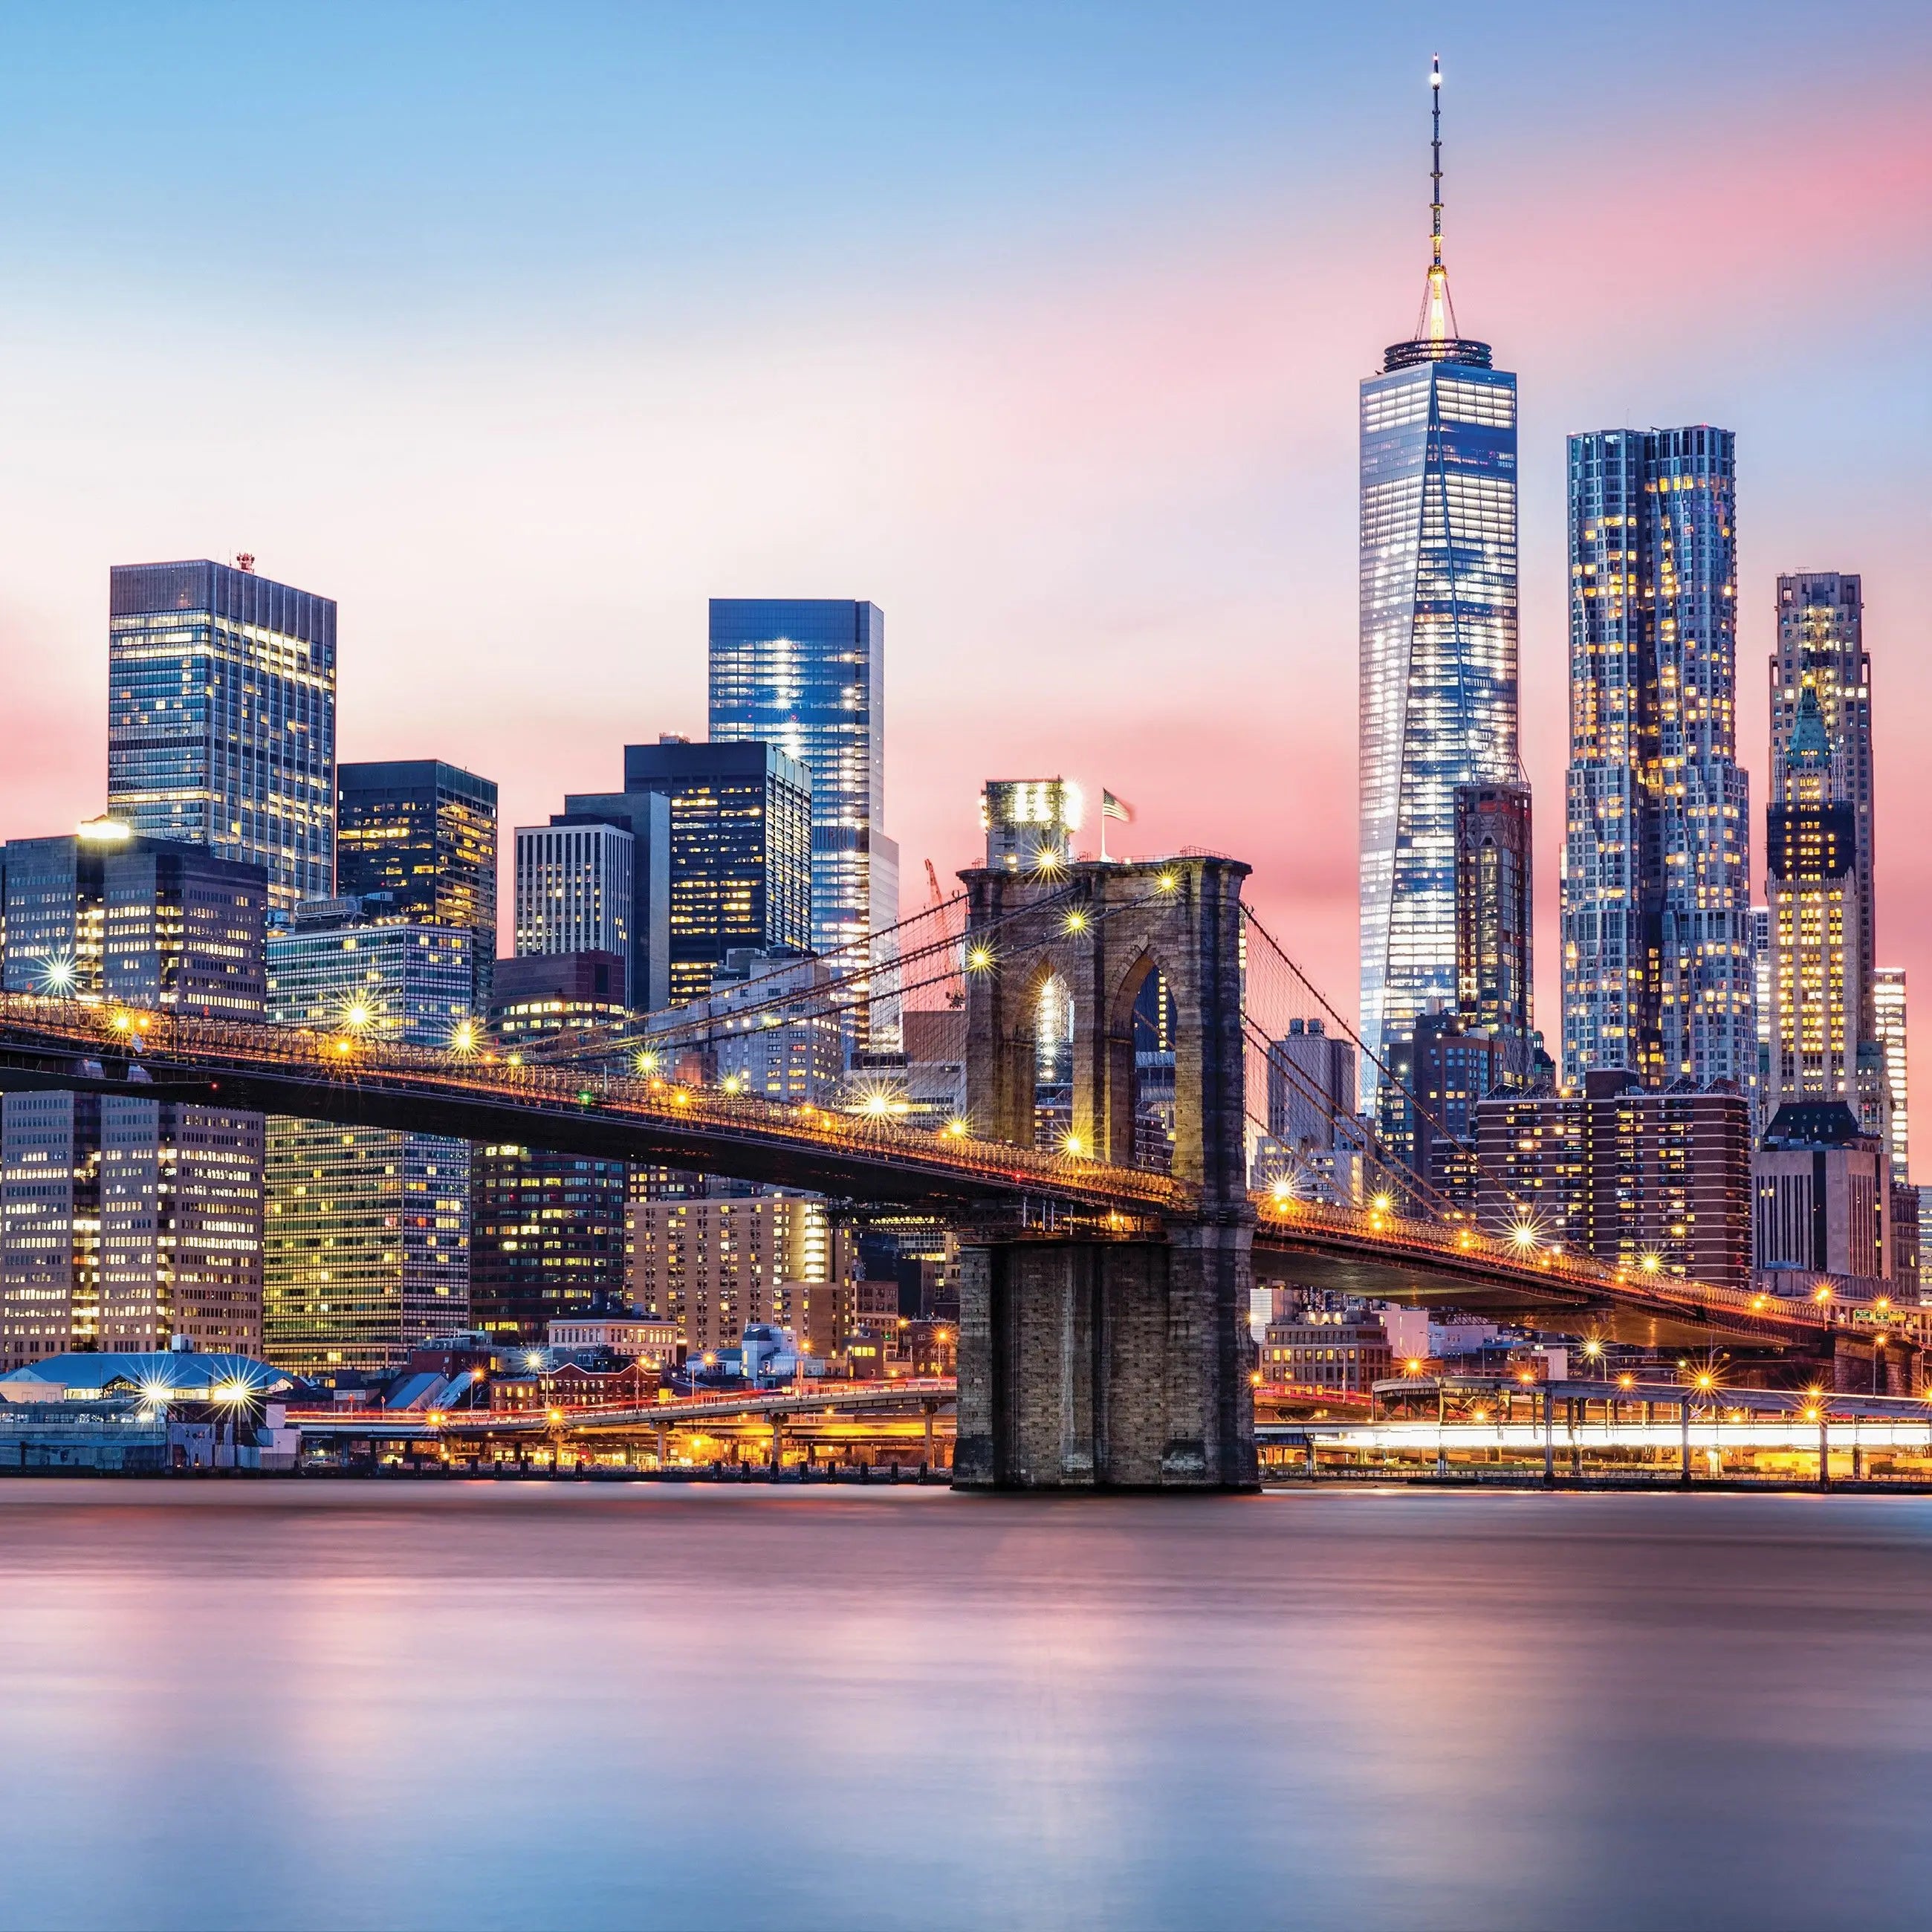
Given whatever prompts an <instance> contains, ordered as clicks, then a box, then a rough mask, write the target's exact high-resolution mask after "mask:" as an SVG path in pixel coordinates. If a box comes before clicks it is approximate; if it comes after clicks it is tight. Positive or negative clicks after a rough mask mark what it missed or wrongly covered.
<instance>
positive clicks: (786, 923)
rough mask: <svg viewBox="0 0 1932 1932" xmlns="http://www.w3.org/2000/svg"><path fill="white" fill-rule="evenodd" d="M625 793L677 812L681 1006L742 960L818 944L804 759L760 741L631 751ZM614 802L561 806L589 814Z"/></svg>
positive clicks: (673, 874) (672, 987)
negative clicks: (653, 796) (656, 799)
mask: <svg viewBox="0 0 1932 1932" xmlns="http://www.w3.org/2000/svg"><path fill="white" fill-rule="evenodd" d="M624 791H625V794H626V795H628V796H633V797H634V796H636V795H637V794H638V793H658V794H660V795H661V796H662V797H664V799H665V800H666V801H667V805H668V807H669V814H670V817H669V823H670V866H669V868H668V871H669V879H670V976H669V994H670V1001H671V1003H672V1004H674V1005H679V1006H682V1005H683V1004H686V1003H687V1002H688V1001H692V1000H701V999H705V998H708V997H709V994H710V992H711V981H712V976H713V975H714V974H716V973H717V972H718V971H719V969H720V968H722V967H723V966H724V964H725V962H726V960H727V957H728V956H729V955H730V953H733V952H734V951H736V950H740V949H748V950H751V951H753V952H759V953H769V952H772V951H775V950H778V949H780V948H783V947H790V948H792V949H793V950H799V951H802V950H805V948H807V947H810V946H811V943H812V937H811V935H812V918H811V904H812V898H811V895H812V872H811V868H812V847H811V841H812V837H813V832H812V820H811V799H812V791H811V776H810V775H809V774H808V772H806V770H805V767H804V766H802V765H801V764H799V763H798V762H797V760H796V759H794V758H793V757H791V756H790V754H788V753H787V752H786V751H782V750H781V749H780V748H778V746H777V745H768V744H763V743H742V742H732V743H713V744H709V745H693V744H689V743H687V742H685V740H683V739H678V738H667V739H660V740H659V741H658V742H657V743H656V744H655V745H625V747H624ZM609 802H610V801H609V800H608V799H605V798H602V797H583V798H580V797H577V796H572V797H571V798H568V799H565V804H566V805H569V806H571V808H573V809H576V808H586V809H588V810H590V811H601V810H603V809H604V808H605V807H606V806H607V805H608V804H609ZM837 963H838V964H839V965H843V964H844V962H837Z"/></svg>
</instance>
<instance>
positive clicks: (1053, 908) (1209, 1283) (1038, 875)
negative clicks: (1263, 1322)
mask: <svg viewBox="0 0 1932 1932" xmlns="http://www.w3.org/2000/svg"><path fill="white" fill-rule="evenodd" d="M1247 871H1248V868H1247V866H1245V865H1241V864H1240V863H1239V862H1237V861H1235V860H1233V859H1219V858H1209V857H1205V856H1190V857H1184V858H1179V859H1166V860H1161V861H1158V862H1152V863H1145V864H1136V863H1125V862H1124V863H1118V864H1106V863H1093V862H1084V863H1080V864H1076V865H1060V866H1056V867H1055V868H1052V870H1051V871H1043V872H1032V873H1019V872H1015V871H1003V870H1001V869H998V868H993V867H988V868H984V869H979V870H974V871H969V872H967V873H964V874H962V878H963V879H964V880H965V884H966V886H967V890H968V908H969V909H968V918H967V926H966V935H965V944H966V961H967V969H968V970H967V974H966V1016H967V1048H966V1076H967V1104H968V1115H969V1117H970V1118H971V1121H972V1123H973V1125H974V1128H975V1130H977V1132H979V1133H983V1134H987V1135H989V1136H992V1137H994V1138H996V1139H1004V1140H1007V1141H1010V1142H1014V1143H1016V1144H1017V1145H1031V1144H1032V1142H1033V1139H1034V1102H1035V1086H1034V1079H1035V1073H1036V1069H1037V1064H1038V1051H1037V1050H1038V1040H1037V1024H1038V1022H1037V1014H1038V1011H1039V993H1040V987H1041V986H1043V985H1044V984H1046V983H1049V981H1051V980H1058V981H1061V982H1064V983H1065V984H1066V986H1067V988H1068V989H1069V990H1070V993H1071V995H1072V998H1073V1081H1072V1090H1073V1091H1072V1132H1071V1135H1070V1142H1069V1145H1068V1148H1067V1151H1068V1153H1069V1154H1070V1157H1072V1158H1073V1159H1075V1160H1079V1159H1081V1158H1091V1159H1094V1160H1103V1161H1107V1162H1110V1163H1118V1164H1119V1165H1121V1166H1131V1165H1133V1163H1134V1157H1135V1151H1136V1150H1135V1127H1136V1100H1137V1085H1138V1076H1137V1070H1136V1056H1135V1040H1134V1011H1135V1006H1136V1001H1137V1000H1138V999H1139V997H1140V995H1141V994H1142V992H1143V990H1144V989H1145V987H1146V986H1147V985H1148V983H1149V981H1150V980H1151V979H1152V978H1153V977H1154V976H1156V975H1158V976H1160V978H1161V980H1163V981H1164V982H1165V983H1166V986H1167V989H1168V992H1169V995H1170V997H1171V999H1172V1017H1173V1029H1174V1030H1173V1039H1172V1045H1173V1052H1174V1061H1175V1082H1174V1109H1175V1129H1174V1142H1173V1148H1172V1166H1171V1172H1172V1174H1173V1175H1174V1176H1175V1178H1176V1179H1177V1180H1179V1181H1183V1182H1185V1183H1187V1184H1188V1185H1189V1186H1190V1189H1191V1190H1192V1191H1193V1203H1192V1205H1191V1206H1190V1208H1188V1209H1187V1211H1184V1212H1183V1213H1181V1214H1177V1215H1174V1216H1172V1217H1169V1219H1168V1220H1167V1221H1166V1224H1165V1226H1163V1228H1162V1229H1160V1230H1159V1231H1157V1232H1152V1233H1151V1232H1149V1231H1148V1229H1146V1227H1145V1225H1144V1224H1142V1225H1140V1226H1136V1227H1135V1228H1133V1229H1127V1230H1116V1229H1115V1228H1113V1227H1112V1226H1100V1225H1095V1226H1085V1227H1081V1226H1073V1225H1068V1224H1062V1225H1060V1226H1057V1227H1056V1229H1055V1230H1054V1231H1052V1232H1046V1231H1043V1230H1041V1229H1039V1228H1037V1226H1035V1227H1029V1226H1024V1225H1023V1226H1020V1227H1018V1228H1016V1227H1014V1226H1013V1225H1012V1224H1011V1223H1004V1224H1001V1223H997V1222H989V1223H988V1224H987V1225H986V1226H983V1227H980V1228H978V1229H973V1230H971V1231H969V1232H966V1233H965V1234H963V1235H962V1252H961V1279H960V1328H959V1337H960V1406H959V1445H958V1450H957V1453H956V1458H955V1463H954V1479H955V1481H956V1482H958V1483H959V1484H961V1485H962V1486H964V1487H1000V1488H1036V1487H1037V1488H1094V1487H1103V1488H1105V1487H1116V1488H1118V1487H1146V1488H1192V1489H1203V1488H1205V1489H1245V1488H1250V1487H1253V1484H1254V1481H1255V1453H1254V1433H1253V1413H1252V1408H1251V1404H1250V1389H1249V1384H1248V1368H1249V1361H1248V1348H1247V1302H1248V1287H1249V1282H1250V1250H1251V1246H1252V1241H1253V1220H1254V1211H1253V1207H1252V1205H1251V1204H1250V1201H1249V1198H1248V1193H1247V1132H1246V1125H1247V1122H1246V1105H1245V1100H1246V1094H1245V1082H1244V1066H1243V1031H1244V1030H1243V1025H1242V1019H1241V881H1242V880H1243V879H1244V877H1246V876H1247Z"/></svg>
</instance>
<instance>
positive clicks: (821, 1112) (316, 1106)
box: [0, 993, 1869, 1349]
mask: <svg viewBox="0 0 1932 1932" xmlns="http://www.w3.org/2000/svg"><path fill="white" fill-rule="evenodd" d="M34 1087H42V1088H46V1087H53V1088H79V1089H86V1090H90V1091H98V1092H101V1093H111V1094H123V1095H127V1096H130V1097H139V1098H142V1099H150V1100H163V1099H166V1100H182V1101H191V1102H197V1103H202V1104H204V1105H214V1106H232V1107H239V1108H245V1109H250V1110H251V1111H255V1112H263V1113H272V1114H281V1115H294V1116H296V1117H297V1118H308V1119H318V1120H327V1121H337V1122H340V1123H341V1124H343V1125H345V1126H361V1127H383V1128H389V1129H392V1130H398V1131H405V1132H410V1131H413V1132H416V1133H438V1134H447V1135H449V1136H452V1137H453V1138H455V1139H466V1140H477V1141H484V1142H497V1143H502V1142H520V1143H526V1144H529V1145H535V1146H540V1147H544V1148H551V1149H554V1150H556V1151H559V1152H562V1153H581V1154H593V1155H598V1156H601V1157H604V1158H606V1159H613V1160H631V1161H634V1162H637V1163H640V1165H649V1166H667V1167H686V1168H693V1169H699V1170H701V1171H703V1172H709V1173H715V1174H725V1175H733V1176H735V1177H736V1178H740V1179H743V1180H747V1181H762V1182H766V1183H769V1184H775V1185H778V1186H784V1187H797V1188H802V1189H806V1190H811V1191H814V1192H817V1193H826V1194H832V1195H837V1196H848V1197H851V1198H854V1199H863V1200H871V1201H878V1202H892V1203H900V1204H905V1205H912V1206H916V1207H929V1208H936V1209H942V1210H945V1209H952V1210H958V1209H965V1210H967V1211H972V1210H974V1209H980V1210H983V1209H985V1208H986V1207H988V1206H989V1205H995V1204H998V1203H1001V1202H1005V1203H1008V1204H1011V1203H1013V1202H1024V1201H1027V1200H1037V1201H1040V1202H1058V1203H1064V1204H1066V1205H1069V1206H1070V1207H1071V1208H1076V1209H1079V1210H1082V1211H1086V1212H1087V1213H1088V1214H1089V1215H1090V1217H1091V1215H1093V1214H1096V1213H1097V1214H1103V1215H1109V1216H1121V1217H1124V1222H1123V1225H1122V1228H1121V1232H1124V1233H1129V1234H1132V1233H1141V1232H1145V1231H1146V1229H1147V1227H1148V1223H1149V1222H1150V1220H1153V1221H1155V1222H1157V1221H1158V1220H1159V1218H1160V1217H1168V1216H1171V1217H1186V1216H1187V1215H1188V1214H1190V1212H1191V1211H1193V1209H1194V1208H1195V1206H1196V1193H1195V1190H1193V1189H1192V1188H1190V1187H1188V1186H1187V1184H1184V1183H1183V1182H1181V1181H1177V1180H1175V1179H1174V1178H1172V1177H1170V1176H1169V1175H1163V1174H1154V1173H1148V1172H1142V1171H1141V1170H1139V1169H1133V1168H1124V1167H1115V1166H1108V1165H1106V1164H1104V1163H1100V1162H1097V1161H1092V1160H1081V1159H1075V1158H1071V1157H1064V1156H1060V1155H1055V1154H1049V1153H1046V1152H1043V1151H1039V1150H1037V1149H1034V1148H1020V1147H1013V1146H1009V1145H1006V1144H1005V1143H1004V1142H993V1141H986V1140H981V1139H976V1138H974V1136H971V1135H968V1134H953V1133H944V1134H936V1133H922V1132H920V1131H919V1130H916V1129H914V1128H910V1127H904V1126H901V1125H898V1124H894V1123H891V1122H889V1121H873V1120H871V1119H868V1118H864V1117H861V1116H854V1115H847V1114H841V1113H833V1112H827V1111H826V1110H825V1109H822V1108H818V1107H814V1106H781V1105H777V1104H774V1103H770V1102H767V1101H764V1100H756V1099H752V1098H750V1097H742V1096H734V1095H731V1094H724V1093H721V1092H720V1091H717V1090H715V1089H706V1088H692V1087H685V1086H682V1085H679V1084H677V1083H676V1082H669V1081H665V1080H661V1079H644V1078H636V1079H631V1078H626V1077H623V1076H613V1075H610V1074H604V1073H583V1072H581V1071H579V1070H565V1069H560V1068H557V1067H546V1066H542V1065H535V1064H520V1063H519V1062H518V1061H516V1060H515V1059H514V1058H497V1057H494V1056H492V1055H484V1054H477V1053H467V1054H466V1053H459V1052H454V1051H451V1052H439V1051H437V1050H434V1049H427V1048H421V1047H410V1046H401V1045H399V1044H397V1043H392V1042H389V1041H380V1042H378V1041H376V1040H370V1039H367V1038H362V1037H356V1036H354V1035H353V1034H347V1033H338V1034H320V1033H313V1032H309V1031H304V1030H301V1029H299V1028H290V1027H278V1026H269V1025H253V1024H248V1023H245V1022H234V1021H219V1020H205V1019H190V1018H184V1017H181V1016H177V1015H174V1014H172V1013H140V1012H136V1011H134V1010H131V1009H127V1008H123V1007H113V1006H107V1007H104V1006H99V1005H93V1004H86V1003H83V1002H77V1001H64V1000H52V999H43V998H36V997H34V996H32V995H24V994H17V993H16V994H0V1088H34ZM1255 1207H1256V1217H1257V1226H1256V1247H1257V1250H1258V1251H1259V1252H1260V1253H1262V1254H1264V1255H1265V1254H1267V1253H1271V1252H1272V1253H1280V1254H1287V1255H1292V1256H1294V1257H1295V1268H1294V1277H1295V1280H1298V1281H1301V1282H1306V1283H1309V1284H1310V1285H1311V1286H1318V1287H1333V1288H1337V1289H1343V1290H1346V1292H1349V1293H1352V1294H1355V1295H1361V1296H1363V1297H1364V1298H1371V1299H1375V1300H1380V1301H1395V1302H1399V1303H1404V1304H1409V1305H1412V1306H1418V1307H1434V1306H1440V1307H1454V1308H1457V1309H1461V1310H1466V1311H1469V1312H1471V1313H1478V1314H1489V1315H1493V1316H1497V1317H1499V1318H1501V1319H1505V1320H1509V1321H1514V1322H1526V1323H1528V1324H1530V1325H1535V1326H1539V1327H1542V1328H1546V1329H1553V1328H1559V1327H1560V1328H1563V1329H1564V1330H1565V1331H1568V1332H1574V1331H1577V1330H1578V1329H1580V1328H1595V1329H1596V1330H1598V1331H1600V1332H1601V1333H1602V1334H1604V1335H1605V1336H1607V1337H1613V1338H1615V1339H1619V1340H1630V1341H1634V1342H1639V1343H1645V1344H1646V1345H1649V1346H1673V1347H1685V1346H1691V1347H1698V1346H1706V1345H1709V1344H1710V1343H1715V1342H1719V1341H1721V1342H1724V1343H1735V1344H1742V1345H1745V1346H1752V1347H1758V1348H1774V1349H1793V1348H1799V1349H1816V1348H1817V1347H1818V1346H1820V1343H1823V1342H1825V1341H1826V1340H1828V1339H1829V1337H1830V1336H1831V1335H1832V1334H1833V1333H1834V1331H1837V1332H1839V1333H1843V1332H1846V1331H1847V1329H1848V1328H1851V1325H1849V1324H1847V1323H1846V1322H1843V1321H1841V1319H1839V1318H1838V1315H1837V1314H1836V1313H1835V1311H1834V1310H1832V1309H1831V1308H1829V1307H1824V1308H1820V1307H1814V1306H1812V1305H1811V1304H1806V1303H1802V1302H1793V1301H1787V1300H1785V1299H1783V1298H1778V1297H1775V1296H1769V1295H1751V1294H1749V1293H1747V1292H1744V1291H1742V1290H1739V1289H1730V1288H1724V1287H1721V1286H1716V1285H1715V1284H1712V1283H1703V1282H1694V1281H1686V1280H1682V1279H1680V1278H1677V1277H1672V1276H1670V1275H1669V1274H1666V1273H1661V1272H1660V1273H1656V1274H1647V1273H1645V1272H1644V1271H1641V1270H1636V1271H1633V1270H1630V1269H1624V1268H1613V1267H1609V1266H1606V1265H1604V1264H1601V1263H1600V1262H1594V1261H1592V1260H1590V1259H1587V1258H1586V1257H1584V1256H1576V1255H1566V1254H1561V1253H1557V1252H1556V1251H1554V1250H1550V1249H1547V1248H1546V1249H1531V1250H1526V1249H1523V1248H1520V1247H1517V1246H1515V1245H1514V1244H1511V1243H1510V1242H1507V1241H1498V1240H1496V1239H1493V1238H1489V1237H1487V1236H1484V1235H1480V1234H1478V1233H1476V1232H1473V1231H1472V1230H1471V1229H1466V1228H1460V1229H1459V1228H1454V1227H1449V1226H1438V1225H1436V1224H1433V1223H1424V1222H1418V1221H1410V1220H1403V1219H1400V1218H1399V1217H1396V1216H1394V1215H1393V1214H1382V1213H1379V1212H1377V1211H1375V1210H1374V1209H1373V1208H1370V1209H1364V1210H1355V1209H1349V1208H1333V1207H1328V1206H1325V1205H1318V1204H1314V1203H1310V1202H1298V1201H1294V1200H1283V1199H1279V1198H1277V1196H1274V1195H1272V1194H1269V1195H1258V1196H1256V1197H1255ZM1852 1332H1857V1331H1855V1330H1854V1331H1852ZM1866 1332H1867V1333H1868V1332H1869V1331H1866Z"/></svg>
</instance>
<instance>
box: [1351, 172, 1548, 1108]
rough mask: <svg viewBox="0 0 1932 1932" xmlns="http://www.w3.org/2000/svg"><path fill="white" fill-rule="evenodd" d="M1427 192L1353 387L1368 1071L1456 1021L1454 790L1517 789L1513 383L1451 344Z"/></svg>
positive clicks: (1482, 355) (1468, 347)
mask: <svg viewBox="0 0 1932 1932" xmlns="http://www.w3.org/2000/svg"><path fill="white" fill-rule="evenodd" d="M1436 179H1437V184H1438V185H1437V189H1436V202H1435V205H1434V211H1435V214H1436V233H1435V248H1434V256H1433V260H1432V262H1431V264H1430V269H1429V273H1428V278H1427V283H1426V285H1425V288H1424V297H1423V305H1422V312H1421V316H1420V317H1419V318H1418V322H1417V325H1416V332H1415V335H1413V336H1412V338H1410V339H1409V341H1406V342H1398V343H1396V344H1394V345H1393V346H1392V347H1390V348H1389V349H1388V350H1386V351H1385V353H1384V354H1383V357H1382V371H1381V373H1380V374H1377V375H1374V376H1371V377H1369V378H1367V380H1365V381H1364V383H1363V384H1362V386H1361V715H1360V729H1361V975H1362V977H1361V998H1362V1037H1363V1038H1364V1040H1365V1041H1367V1043H1368V1045H1369V1046H1370V1048H1371V1049H1373V1051H1374V1052H1376V1054H1378V1055H1379V1056H1380V1057H1381V1058H1382V1059H1383V1060H1384V1061H1388V1058H1389V1057H1390V1055H1391V1049H1393V1048H1394V1046H1396V1045H1397V1043H1400V1042H1401V1041H1403V1040H1407V1039H1409V1037H1411V1035H1412V1033H1413V1031H1414V1029H1415V1022H1416V1020H1417V1019H1418V1016H1421V1014H1423V1013H1427V1012H1428V1011H1429V1010H1430V1005H1431V1003H1432V1002H1433V1001H1440V1002H1441V1003H1442V1008H1443V1010H1450V1011H1453V1010H1454V1008H1455V1007H1456V1004H1457V971H1456V935H1457V921H1456V869H1457V868H1456V822H1457V821H1456V793H1457V787H1459V786H1462V785H1472V784H1475V785H1507V784H1511V783H1513V782H1514V781H1517V779H1518V778H1520V760H1519V757H1518V752H1517V413H1516V400H1517V398H1516V378H1515V377H1514V376H1513V375H1511V374H1508V373H1507V372H1506V371H1503V370H1500V369H1498V368H1496V367H1495V366H1494V365H1493V359H1492V356H1491V353H1490V345H1489V344H1487V343H1486V342H1478V341H1473V340H1472V339H1470V338H1467V337H1465V336H1462V335H1459V334H1458V333H1457V326H1456V317H1455V311H1454V308H1453V306H1452V305H1451V302H1450V299H1449V284H1448V274H1447V272H1446V271H1445V269H1444V267H1443V265H1442V223H1441V213H1442V195H1441V187H1440V174H1439V173H1438V175H1437V177H1436ZM1363 1083H1364V1104H1365V1106H1368V1107H1369V1108H1370V1109H1371V1111H1372V1112H1379V1111H1380V1109H1381V1106H1382V1097H1381V1096H1380V1094H1379V1088H1380V1086H1381V1085H1382V1082H1381V1081H1380V1079H1379V1075H1378V1073H1377V1070H1376V1068H1375V1067H1374V1066H1373V1064H1365V1065H1364V1068H1363Z"/></svg>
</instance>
